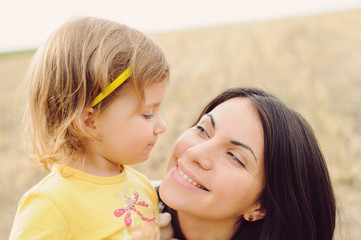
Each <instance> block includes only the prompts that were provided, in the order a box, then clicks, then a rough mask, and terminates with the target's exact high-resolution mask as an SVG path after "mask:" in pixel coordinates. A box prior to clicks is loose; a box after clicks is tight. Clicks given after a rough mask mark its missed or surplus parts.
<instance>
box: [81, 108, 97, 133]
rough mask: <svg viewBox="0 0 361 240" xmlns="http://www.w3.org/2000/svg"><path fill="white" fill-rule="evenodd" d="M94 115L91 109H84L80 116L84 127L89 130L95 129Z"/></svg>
mask: <svg viewBox="0 0 361 240" xmlns="http://www.w3.org/2000/svg"><path fill="white" fill-rule="evenodd" d="M94 118H95V114H94V109H93V108H91V107H87V108H85V109H84V111H83V112H82V114H81V121H82V123H83V124H84V126H86V127H88V128H91V129H96V127H95V124H94V121H95V119H94Z"/></svg>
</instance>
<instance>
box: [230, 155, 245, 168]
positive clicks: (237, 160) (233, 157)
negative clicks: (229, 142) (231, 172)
mask: <svg viewBox="0 0 361 240" xmlns="http://www.w3.org/2000/svg"><path fill="white" fill-rule="evenodd" d="M227 154H228V155H229V156H230V157H231V158H232V159H233V160H234V161H236V162H237V163H238V164H240V165H241V166H242V167H246V166H245V165H244V163H243V162H242V161H241V160H239V159H238V157H237V156H236V155H235V154H234V153H233V152H227Z"/></svg>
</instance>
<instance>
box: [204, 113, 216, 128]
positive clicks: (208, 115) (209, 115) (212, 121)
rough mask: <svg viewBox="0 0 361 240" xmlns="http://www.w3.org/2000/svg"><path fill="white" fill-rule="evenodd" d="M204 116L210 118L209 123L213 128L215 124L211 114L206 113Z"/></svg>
mask: <svg viewBox="0 0 361 240" xmlns="http://www.w3.org/2000/svg"><path fill="white" fill-rule="evenodd" d="M205 116H207V117H209V119H210V120H211V124H212V126H213V128H214V127H215V126H216V122H215V121H214V118H213V116H212V115H211V114H209V113H207V114H205Z"/></svg>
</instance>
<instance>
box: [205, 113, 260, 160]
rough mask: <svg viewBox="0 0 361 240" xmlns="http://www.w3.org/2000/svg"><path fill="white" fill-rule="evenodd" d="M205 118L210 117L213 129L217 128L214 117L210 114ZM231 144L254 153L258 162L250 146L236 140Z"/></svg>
mask: <svg viewBox="0 0 361 240" xmlns="http://www.w3.org/2000/svg"><path fill="white" fill-rule="evenodd" d="M205 116H207V117H209V119H210V120H211V124H212V126H213V128H214V127H215V126H216V122H215V121H214V118H213V116H212V115H211V114H210V113H207V114H205ZM231 143H232V144H233V145H236V146H241V147H243V148H245V149H247V150H249V151H250V152H251V153H252V155H253V157H254V159H255V160H256V162H257V158H256V155H254V152H253V150H252V148H251V147H250V146H248V145H246V144H244V143H241V142H238V141H236V140H231Z"/></svg>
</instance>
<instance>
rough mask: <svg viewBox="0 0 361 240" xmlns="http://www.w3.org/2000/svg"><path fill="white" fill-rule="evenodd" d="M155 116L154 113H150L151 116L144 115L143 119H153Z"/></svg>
mask: <svg viewBox="0 0 361 240" xmlns="http://www.w3.org/2000/svg"><path fill="white" fill-rule="evenodd" d="M153 116H154V114H153V113H150V114H143V117H144V118H145V119H151V118H152V117H153Z"/></svg>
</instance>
